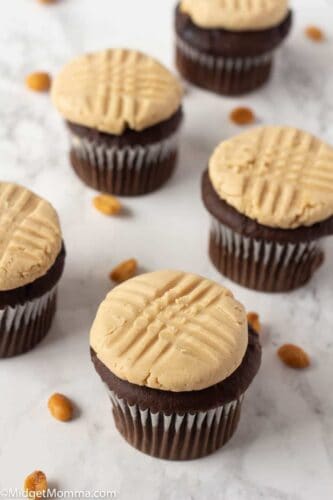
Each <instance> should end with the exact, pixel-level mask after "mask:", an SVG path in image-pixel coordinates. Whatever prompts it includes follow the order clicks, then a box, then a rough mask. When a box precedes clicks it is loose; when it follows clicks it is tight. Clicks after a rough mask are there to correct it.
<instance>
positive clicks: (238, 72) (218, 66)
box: [176, 36, 275, 95]
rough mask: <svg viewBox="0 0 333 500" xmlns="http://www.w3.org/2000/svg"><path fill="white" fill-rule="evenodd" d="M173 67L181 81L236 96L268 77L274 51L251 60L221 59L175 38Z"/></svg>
mask: <svg viewBox="0 0 333 500" xmlns="http://www.w3.org/2000/svg"><path fill="white" fill-rule="evenodd" d="M176 51H177V52H176V54H177V66H178V69H179V71H180V73H181V74H182V76H183V77H184V78H186V79H187V80H189V81H190V82H192V83H194V84H195V85H199V86H200V87H203V88H207V89H208V90H212V91H214V92H218V93H221V94H226V95H238V94H242V93H246V92H250V91H251V90H254V89H256V88H258V87H260V86H261V85H263V84H264V83H265V82H266V81H267V80H268V78H269V76H270V72H271V67H272V63H273V56H274V53H275V50H274V51H271V52H267V53H265V54H261V55H259V56H254V57H223V56H215V55H211V54H207V53H205V52H201V51H200V50H198V49H197V48H195V47H192V46H191V45H189V44H188V43H187V42H185V41H184V40H183V39H182V38H180V37H179V36H177V37H176Z"/></svg>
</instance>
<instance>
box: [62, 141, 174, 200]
mask: <svg viewBox="0 0 333 500" xmlns="http://www.w3.org/2000/svg"><path fill="white" fill-rule="evenodd" d="M71 144H72V148H71V163H72V166H73V168H74V170H75V172H76V174H77V175H78V176H79V177H80V178H81V179H82V180H83V182H85V183H86V184H87V185H88V186H90V187H92V188H94V189H97V190H99V191H104V192H108V193H111V194H116V195H120V196H135V195H140V194H145V193H149V192H151V191H154V190H155V189H158V188H159V187H160V186H161V185H162V184H164V183H165V182H166V181H167V180H168V179H169V177H170V176H171V175H172V173H173V170H174V168H175V165H176V161H177V146H178V133H177V132H176V133H174V134H172V135H171V136H169V137H167V138H166V139H164V140H162V141H160V142H155V143H151V144H148V145H145V146H143V145H134V146H125V147H116V146H113V147H107V146H106V145H105V144H100V143H96V142H94V141H91V140H89V139H87V138H82V137H78V136H76V135H73V134H72V135H71Z"/></svg>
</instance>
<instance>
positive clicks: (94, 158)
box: [71, 133, 179, 170]
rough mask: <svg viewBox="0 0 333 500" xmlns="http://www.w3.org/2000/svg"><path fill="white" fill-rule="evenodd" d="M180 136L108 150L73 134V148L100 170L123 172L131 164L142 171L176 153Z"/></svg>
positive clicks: (80, 156) (78, 154) (78, 155)
mask: <svg viewBox="0 0 333 500" xmlns="http://www.w3.org/2000/svg"><path fill="white" fill-rule="evenodd" d="M178 135H179V134H178V133H174V134H173V135H171V136H170V137H168V138H166V139H164V140H163V141H160V142H155V143H152V144H148V145H145V146H141V145H135V146H125V147H123V148H119V147H116V146H114V147H111V148H108V147H107V146H106V145H105V144H99V143H97V142H94V141H90V140H89V139H87V138H86V137H83V138H82V137H79V136H77V135H74V134H71V146H72V149H73V150H74V152H75V154H76V155H77V157H78V158H80V159H82V160H84V161H87V162H89V163H90V164H91V165H94V166H95V167H97V168H99V169H104V168H105V166H107V168H109V169H113V168H114V166H115V165H116V166H117V168H118V170H122V169H123V168H125V167H127V166H128V165H129V164H130V167H131V168H133V169H136V170H140V169H141V168H142V167H143V166H147V165H149V164H155V163H157V162H160V161H163V160H165V159H166V158H168V157H169V156H170V155H171V154H172V153H174V152H175V151H176V150H177V147H178Z"/></svg>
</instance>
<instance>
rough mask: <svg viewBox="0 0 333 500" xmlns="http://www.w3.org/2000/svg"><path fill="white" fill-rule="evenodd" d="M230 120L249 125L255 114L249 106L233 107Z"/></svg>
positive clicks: (237, 123)
mask: <svg viewBox="0 0 333 500" xmlns="http://www.w3.org/2000/svg"><path fill="white" fill-rule="evenodd" d="M230 120H231V121H232V122H234V123H235V124H236V125H250V124H251V123H253V122H254V121H255V116H254V113H253V111H252V110H251V109H250V108H245V107H239V108H235V109H234V110H233V111H231V113H230Z"/></svg>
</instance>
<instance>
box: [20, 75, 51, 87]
mask: <svg viewBox="0 0 333 500" xmlns="http://www.w3.org/2000/svg"><path fill="white" fill-rule="evenodd" d="M25 81H26V85H27V87H28V88H29V89H30V90H33V91H34V92H47V91H48V90H50V87H51V77H50V75H49V74H48V73H43V72H36V73H31V74H30V75H28V76H27V78H26V80H25Z"/></svg>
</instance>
